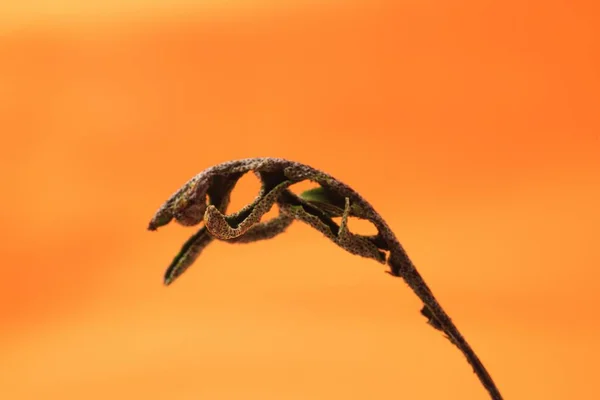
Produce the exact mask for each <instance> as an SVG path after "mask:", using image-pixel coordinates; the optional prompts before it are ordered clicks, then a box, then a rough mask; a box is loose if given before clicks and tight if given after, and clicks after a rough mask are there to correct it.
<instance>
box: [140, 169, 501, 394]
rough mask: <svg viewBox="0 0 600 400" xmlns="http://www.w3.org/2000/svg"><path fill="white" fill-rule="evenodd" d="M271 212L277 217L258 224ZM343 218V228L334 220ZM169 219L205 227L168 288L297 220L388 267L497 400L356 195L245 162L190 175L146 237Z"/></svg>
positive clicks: (388, 234)
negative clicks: (240, 195)
mask: <svg viewBox="0 0 600 400" xmlns="http://www.w3.org/2000/svg"><path fill="white" fill-rule="evenodd" d="M250 171H253V172H254V173H255V174H256V176H257V177H258V178H259V179H260V181H261V189H260V192H259V194H258V196H257V197H256V198H255V199H254V201H253V202H252V203H250V204H248V205H246V206H245V207H243V208H242V209H241V210H240V211H238V212H236V213H233V214H227V213H226V212H227V206H228V205H229V200H230V195H231V192H232V190H233V189H234V187H235V185H236V183H237V181H238V180H239V179H240V178H241V177H242V176H243V175H244V174H245V173H247V172H250ZM305 180H310V181H312V182H315V183H317V184H318V187H317V188H315V189H311V190H308V191H305V192H304V193H302V194H300V195H296V194H295V193H293V192H292V191H290V189H289V188H290V186H291V185H293V184H296V183H298V182H302V181H305ZM274 205H277V207H278V208H279V214H278V216H277V217H275V218H272V219H271V220H268V221H261V218H262V217H263V215H264V214H266V213H267V212H269V210H271V208H272V207H273V206H274ZM338 217H341V223H339V224H338V223H337V222H335V220H334V218H338ZM349 217H356V218H360V219H364V220H368V221H370V222H371V223H372V224H373V225H374V226H375V227H376V228H377V234H376V235H359V234H355V233H352V232H350V230H349V229H348V219H349ZM173 219H175V221H177V222H178V223H179V224H181V225H184V226H193V225H198V224H200V223H201V222H204V225H203V226H202V227H201V228H200V229H199V230H198V231H197V232H196V234H194V235H193V236H192V237H191V238H190V239H188V241H187V242H186V243H185V244H184V245H183V247H182V249H181V251H180V252H179V254H177V256H176V257H175V259H174V260H173V262H172V263H171V265H170V266H169V268H168V269H167V272H166V274H165V277H164V282H165V284H167V285H168V284H170V283H172V282H173V281H174V280H175V279H176V278H177V277H179V276H180V275H181V274H182V273H183V272H184V271H185V270H186V269H187V268H189V267H190V265H192V264H193V263H194V261H195V260H196V259H197V258H198V256H199V255H200V253H201V252H202V250H203V249H204V248H205V247H206V246H208V245H209V244H210V243H211V242H212V241H213V240H215V239H217V240H222V241H226V242H230V243H250V242H256V241H259V240H265V239H270V238H272V237H274V236H277V235H279V234H280V233H283V232H284V231H285V230H286V228H287V227H288V226H289V225H290V224H291V223H292V222H293V221H294V220H300V221H302V222H304V223H306V224H308V225H310V226H312V227H313V228H315V229H316V230H318V231H319V232H321V233H322V234H324V235H325V236H326V237H328V238H329V239H330V240H331V241H333V242H334V243H336V244H337V245H338V246H340V247H342V248H343V249H345V250H347V251H348V252H350V253H352V254H355V255H358V256H362V257H366V258H371V259H374V260H376V261H377V262H379V263H382V264H387V265H388V266H389V268H390V271H389V273H390V274H391V275H393V276H396V277H401V278H403V279H404V281H405V282H406V283H407V284H408V286H409V287H410V288H411V289H412V290H413V291H414V293H415V294H416V295H417V296H418V297H419V298H420V299H421V301H422V302H423V304H424V305H423V308H422V309H421V314H422V315H423V316H425V317H426V318H427V320H428V323H429V324H430V325H431V326H432V327H434V328H435V329H437V330H439V331H441V332H443V333H444V334H445V336H446V337H447V338H448V339H449V340H450V342H451V343H453V344H454V345H455V346H456V347H458V348H459V349H460V350H461V351H462V353H463V354H464V355H465V357H466V358H467V361H468V362H469V364H471V366H472V367H473V370H474V372H475V373H476V374H477V376H478V377H479V379H480V381H481V383H482V384H483V386H484V387H485V388H486V389H487V391H488V392H489V394H490V396H491V398H492V399H494V400H500V399H502V396H501V395H500V392H499V391H498V389H497V387H496V385H495V384H494V382H493V380H492V378H491V377H490V375H489V374H488V372H487V371H486V369H485V367H484V366H483V364H482V363H481V361H480V360H479V358H478V357H477V355H476V354H475V352H474V351H473V350H472V348H471V347H470V346H469V344H468V343H467V341H466V340H465V339H464V337H463V336H462V335H461V334H460V332H459V331H458V329H457V328H456V326H455V325H454V323H453V322H452V320H451V319H450V317H449V316H448V314H446V312H445V311H444V310H443V309H442V307H441V306H440V304H439V303H438V301H437V300H436V298H435V297H434V296H433V293H432V292H431V290H430V289H429V287H428V286H427V284H426V283H425V281H424V280H423V278H422V277H421V275H420V274H419V272H418V271H417V269H416V268H415V266H414V265H413V263H412V262H411V260H410V258H409V257H408V255H407V254H406V251H405V250H404V248H403V247H402V245H401V244H400V242H399V241H398V239H397V238H396V236H395V235H394V233H393V232H392V230H391V229H390V227H389V226H388V225H387V223H386V222H385V221H384V220H383V218H382V217H381V216H380V215H379V214H378V213H377V212H376V211H375V210H374V209H373V207H372V206H371V205H370V204H369V203H368V202H367V201H366V200H365V199H364V198H363V197H362V196H361V195H360V194H358V193H357V192H355V191H354V190H353V189H352V188H350V187H349V186H347V185H346V184H344V183H342V182H340V181H339V180H337V179H335V178H334V177H332V176H331V175H329V174H326V173H325V172H322V171H319V170H317V169H315V168H312V167H310V166H307V165H304V164H300V163H297V162H293V161H289V160H284V159H279V158H250V159H244V160H236V161H229V162H225V163H222V164H219V165H215V166H213V167H211V168H208V169H206V170H205V171H203V172H201V173H200V174H198V175H196V176H195V177H194V178H192V179H191V180H190V181H188V182H187V183H186V184H185V185H183V186H182V187H181V188H180V189H179V190H178V191H177V192H175V193H174V194H173V195H172V196H171V197H170V198H169V199H168V200H167V201H166V202H165V203H164V204H163V205H162V206H161V207H160V208H159V209H158V211H157V212H156V214H155V215H154V217H153V218H152V220H151V221H150V225H149V227H148V229H150V230H156V229H157V228H158V227H160V226H163V225H166V224H168V223H169V222H170V221H171V220H173Z"/></svg>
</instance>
